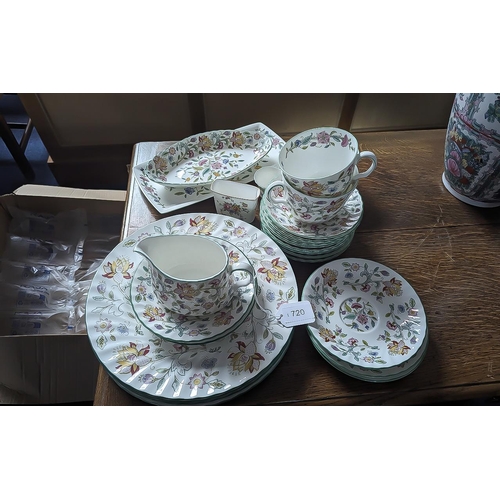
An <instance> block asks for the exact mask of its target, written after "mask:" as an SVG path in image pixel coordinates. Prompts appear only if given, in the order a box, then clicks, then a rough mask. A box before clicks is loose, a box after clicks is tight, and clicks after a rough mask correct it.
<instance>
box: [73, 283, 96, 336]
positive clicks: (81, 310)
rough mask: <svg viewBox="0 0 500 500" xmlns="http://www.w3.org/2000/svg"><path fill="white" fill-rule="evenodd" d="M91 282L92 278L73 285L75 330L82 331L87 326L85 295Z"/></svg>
mask: <svg viewBox="0 0 500 500" xmlns="http://www.w3.org/2000/svg"><path fill="white" fill-rule="evenodd" d="M91 284H92V278H90V279H88V280H85V281H78V282H76V283H75V286H74V296H73V297H74V304H75V306H74V307H75V331H76V333H81V332H84V331H85V330H86V328H87V325H86V321H85V307H86V303H87V296H88V292H89V289H90V285H91Z"/></svg>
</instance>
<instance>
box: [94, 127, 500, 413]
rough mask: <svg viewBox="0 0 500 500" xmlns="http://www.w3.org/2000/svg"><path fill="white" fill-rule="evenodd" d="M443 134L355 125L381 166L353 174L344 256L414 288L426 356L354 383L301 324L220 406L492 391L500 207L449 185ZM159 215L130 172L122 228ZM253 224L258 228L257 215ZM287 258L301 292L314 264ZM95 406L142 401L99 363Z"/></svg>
mask: <svg viewBox="0 0 500 500" xmlns="http://www.w3.org/2000/svg"><path fill="white" fill-rule="evenodd" d="M445 134H446V131H445V130H425V131H402V132H370V133H358V134H356V136H357V138H358V141H359V144H360V149H361V150H362V151H363V150H370V151H373V152H374V153H375V154H376V155H377V158H378V166H377V169H376V170H375V172H374V173H373V174H372V175H371V176H370V177H368V178H366V179H362V180H360V181H359V185H358V189H359V191H360V193H361V195H362V197H363V203H364V216H363V220H362V222H361V225H360V226H359V228H358V230H357V231H356V234H355V236H354V240H353V242H352V244H351V246H350V247H349V248H348V249H347V250H346V251H345V252H344V254H342V256H343V257H358V258H364V259H370V260H374V261H377V262H380V263H382V264H384V265H386V266H388V267H390V268H392V269H394V270H395V271H397V272H398V273H399V274H401V275H402V276H403V277H404V278H405V279H406V280H407V281H408V282H409V283H410V284H411V285H412V286H413V288H414V289H415V290H416V291H417V293H418V295H419V297H420V299H421V301H422V303H423V305H424V308H425V311H426V315H427V320H428V329H429V347H428V351H427V354H426V356H425V358H424V360H423V362H422V364H421V365H420V366H419V367H418V368H417V370H416V371H415V372H413V373H412V374H410V375H409V376H407V377H405V378H403V379H401V380H397V381H394V382H389V383H381V384H374V383H369V382H363V381H360V380H356V379H354V378H351V377H349V376H347V375H344V374H342V373H340V372H338V371H337V370H335V369H334V368H332V367H331V366H330V365H329V364H328V363H326V362H325V361H324V360H323V359H322V358H321V356H320V355H319V354H318V352H317V351H316V350H315V348H314V347H313V345H312V344H311V341H310V340H309V337H308V335H307V331H306V328H305V327H304V326H299V327H296V328H295V330H294V333H293V339H292V342H291V345H290V347H289V349H288V351H287V352H286V354H285V356H284V358H283V360H282V361H281V362H280V364H279V365H278V366H277V368H276V369H275V370H274V371H273V372H272V373H271V374H270V375H269V376H268V377H267V378H266V379H264V380H263V381H262V382H261V383H260V384H259V385H257V386H256V387H255V388H253V389H252V390H250V391H249V392H247V393H245V394H243V395H241V396H239V397H237V398H235V399H233V400H231V401H230V402H229V403H227V404H230V405H292V404H296V405H333V404H344V405H354V404H363V405H368V404H377V405H379V404H394V405H395V404H398V405H402V404H432V403H441V402H446V401H459V400H466V399H476V398H490V397H494V396H499V395H500V335H499V333H500V332H499V329H500V328H499V326H500V308H499V307H498V303H499V302H500V300H499V299H500V292H499V283H500V258H499V248H500V226H499V221H500V208H490V209H483V208H477V207H473V206H470V205H467V204H465V203H463V202H461V201H459V200H457V199H456V198H454V197H453V196H452V195H451V194H450V193H449V192H448V191H447V190H446V189H445V187H444V186H443V184H442V181H441V175H442V172H443V159H444V140H445ZM286 138H287V137H284V139H286ZM207 211H208V212H214V211H215V208H214V204H213V200H212V199H210V200H207V201H205V202H201V203H198V204H196V205H191V206H190V207H187V208H186V209H181V210H180V211H178V212H185V213H187V212H207ZM178 212H174V213H178ZM167 215H168V216H170V215H172V213H169V214H167ZM160 217H161V216H160V214H158V213H157V212H156V210H155V209H154V208H153V207H152V206H151V205H150V204H149V203H148V202H147V200H146V198H145V197H144V196H143V195H142V193H141V191H140V190H139V187H138V186H137V184H136V182H135V180H134V178H133V176H132V175H131V176H130V181H129V186H128V199H127V202H126V212H125V218H124V226H123V233H122V237H123V238H124V237H126V236H128V235H129V234H131V233H133V232H134V231H135V230H136V229H138V228H140V227H142V226H144V225H146V224H149V223H150V222H152V221H153V220H155V219H159V218H160ZM254 224H255V225H256V226H257V227H259V220H258V218H257V219H256V221H255V223H254ZM290 262H291V263H292V266H293V269H294V272H295V275H296V278H297V282H298V287H299V296H300V294H301V292H302V287H303V285H304V283H305V281H306V279H307V277H308V276H309V275H310V274H311V273H312V272H313V271H314V270H315V269H317V268H318V267H319V265H320V264H304V263H301V262H296V261H293V260H291V261H290ZM94 404H95V405H136V404H144V403H142V402H141V401H139V400H138V399H136V398H134V397H133V396H131V395H129V394H128V393H126V392H125V391H123V390H122V389H120V388H118V386H117V385H116V384H115V383H114V382H113V380H112V379H111V378H110V377H109V376H108V375H107V374H106V373H105V371H104V369H103V368H102V367H101V369H100V373H99V378H98V382H97V389H96V394H95V401H94Z"/></svg>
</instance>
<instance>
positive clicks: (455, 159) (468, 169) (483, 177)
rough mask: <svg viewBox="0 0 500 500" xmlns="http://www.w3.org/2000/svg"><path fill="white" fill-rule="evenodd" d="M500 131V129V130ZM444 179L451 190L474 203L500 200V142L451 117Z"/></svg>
mask: <svg viewBox="0 0 500 500" xmlns="http://www.w3.org/2000/svg"><path fill="white" fill-rule="evenodd" d="M499 131H500V126H499ZM444 167H445V171H444V175H445V177H446V180H447V181H448V183H449V184H450V185H451V187H452V189H454V190H455V191H457V192H458V193H460V194H462V195H464V196H467V197H469V198H471V199H473V200H478V201H483V202H488V201H490V202H498V201H499V200H500V176H499V175H498V173H499V172H500V142H497V141H495V140H493V139H490V138H489V137H488V136H486V135H482V134H481V133H479V132H477V131H476V130H474V129H472V128H470V127H469V126H468V125H467V124H466V123H465V122H463V120H462V119H461V118H460V117H459V116H458V115H455V114H453V113H452V114H451V116H450V120H449V122H448V130H447V134H446V141H445V157H444Z"/></svg>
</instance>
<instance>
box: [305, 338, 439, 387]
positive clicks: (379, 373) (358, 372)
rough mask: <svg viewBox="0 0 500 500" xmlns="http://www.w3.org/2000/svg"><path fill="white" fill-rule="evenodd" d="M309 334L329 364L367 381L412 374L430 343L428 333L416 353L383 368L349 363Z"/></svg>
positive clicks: (396, 378) (381, 381) (391, 378)
mask: <svg viewBox="0 0 500 500" xmlns="http://www.w3.org/2000/svg"><path fill="white" fill-rule="evenodd" d="M309 336H310V338H311V341H312V344H313V345H314V347H315V348H316V350H317V351H318V353H319V354H320V355H321V357H322V358H323V359H324V360H325V361H326V362H327V363H328V364H330V365H331V366H333V367H334V368H336V369H337V370H339V371H340V372H342V373H344V374H345V375H349V376H350V377H353V378H357V379H358V380H363V381H365V382H376V383H383V382H393V381H395V380H399V379H401V378H404V377H406V376H408V375H410V373H413V372H414V371H415V370H416V369H417V368H418V367H419V366H420V364H421V363H422V361H423V359H424V357H425V354H426V352H427V346H428V344H429V336H428V335H426V336H425V337H424V340H423V343H422V345H421V346H420V348H419V349H418V351H417V352H416V353H415V355H414V356H412V357H411V358H409V359H407V360H406V361H403V362H402V363H401V364H399V365H396V366H393V367H391V368H382V369H380V368H364V367H362V366H358V365H353V364H351V363H347V362H346V361H343V360H341V359H339V358H337V357H336V356H331V355H330V352H329V351H327V350H326V349H327V348H328V346H327V345H326V344H320V343H319V342H318V341H317V340H316V338H315V337H314V335H312V334H311V332H309Z"/></svg>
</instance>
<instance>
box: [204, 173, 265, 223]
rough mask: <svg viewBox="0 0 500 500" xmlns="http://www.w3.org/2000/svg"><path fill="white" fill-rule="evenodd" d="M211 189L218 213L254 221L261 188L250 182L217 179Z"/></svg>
mask: <svg viewBox="0 0 500 500" xmlns="http://www.w3.org/2000/svg"><path fill="white" fill-rule="evenodd" d="M210 190H211V191H212V193H213V195H214V202H215V209H216V211H217V213H218V214H221V215H229V216H231V217H236V218H237V219H240V220H242V221H244V222H248V223H252V222H253V221H254V219H255V215H256V211H257V203H258V200H259V196H260V189H259V188H258V187H256V186H252V185H250V184H242V183H241V182H236V181H228V180H224V179H217V180H216V181H214V182H212V184H211V186H210Z"/></svg>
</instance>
